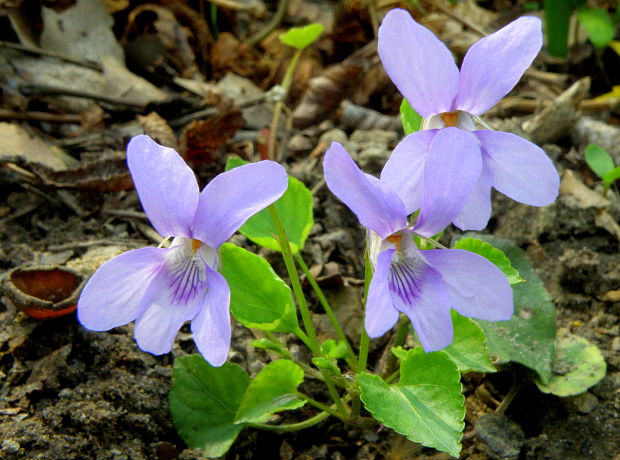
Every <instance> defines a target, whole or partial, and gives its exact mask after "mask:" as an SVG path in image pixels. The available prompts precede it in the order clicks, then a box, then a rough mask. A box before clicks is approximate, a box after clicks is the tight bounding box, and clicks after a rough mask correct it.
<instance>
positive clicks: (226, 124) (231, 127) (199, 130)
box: [181, 109, 245, 163]
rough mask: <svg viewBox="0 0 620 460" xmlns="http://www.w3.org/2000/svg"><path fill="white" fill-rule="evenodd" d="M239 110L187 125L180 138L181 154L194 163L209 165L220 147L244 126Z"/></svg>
mask: <svg viewBox="0 0 620 460" xmlns="http://www.w3.org/2000/svg"><path fill="white" fill-rule="evenodd" d="M244 123H245V122H244V120H243V115H241V111H240V110H239V109H233V110H230V111H227V112H224V113H221V114H218V115H215V116H213V117H211V118H207V119H206V120H196V121H193V122H192V123H190V124H189V126H188V127H187V128H185V131H183V135H182V137H181V154H182V155H184V156H185V158H186V159H187V160H189V161H193V162H195V163H209V162H211V161H213V156H214V154H215V153H216V152H217V151H218V150H219V148H220V147H222V146H223V145H225V144H226V143H227V142H228V141H230V140H231V139H232V137H233V136H234V135H235V133H236V132H237V130H238V129H240V128H242V127H243V125H244Z"/></svg>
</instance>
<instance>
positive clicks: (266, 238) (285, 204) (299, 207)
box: [239, 176, 314, 254]
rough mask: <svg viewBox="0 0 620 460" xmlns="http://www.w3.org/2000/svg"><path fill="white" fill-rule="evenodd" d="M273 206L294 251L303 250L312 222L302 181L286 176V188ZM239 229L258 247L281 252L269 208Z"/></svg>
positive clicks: (308, 191) (306, 189)
mask: <svg viewBox="0 0 620 460" xmlns="http://www.w3.org/2000/svg"><path fill="white" fill-rule="evenodd" d="M275 205H276V209H277V210H278V215H279V216H280V220H281V221H282V225H283V226H284V230H285V231H286V235H287V237H288V239H289V242H290V244H291V250H292V251H293V254H295V253H297V252H299V251H301V250H302V249H303V247H304V244H306V238H308V234H309V233H310V229H311V228H312V226H313V225H314V220H313V218H312V205H313V202H312V193H311V192H310V190H308V188H307V187H306V186H305V185H304V184H303V183H302V182H300V181H298V180H297V179H295V178H294V177H290V176H289V178H288V188H287V189H286V192H284V195H282V196H281V197H280V199H278V201H276V203H275ZM239 231H240V232H241V233H242V234H243V235H245V236H246V237H247V238H248V239H249V240H252V241H253V242H254V243H256V244H258V245H260V246H263V247H266V248H269V249H272V250H274V251H280V242H279V241H278V238H277V236H276V235H277V233H276V229H275V225H274V224H273V220H272V219H271V215H270V214H269V210H268V209H263V210H262V211H261V212H259V213H257V214H254V215H253V216H252V217H250V218H249V219H248V220H247V222H246V223H245V224H243V226H242V227H241V228H240V229H239Z"/></svg>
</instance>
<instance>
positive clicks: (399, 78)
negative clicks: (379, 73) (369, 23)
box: [377, 9, 459, 118]
mask: <svg viewBox="0 0 620 460" xmlns="http://www.w3.org/2000/svg"><path fill="white" fill-rule="evenodd" d="M377 47H378V51H379V57H380V58H381V62H382V63H383V67H385V71H386V72H387V74H388V75H389V77H390V78H391V79H392V81H393V82H394V84H395V85H396V87H397V88H398V90H399V91H400V92H401V93H402V94H403V96H405V98H406V99H407V101H409V103H410V104H411V106H412V107H413V108H414V109H415V111H416V112H418V113H419V114H420V115H422V117H423V118H428V117H430V116H432V115H435V114H437V113H442V112H449V111H451V110H452V109H453V106H454V99H455V97H456V93H457V90H458V85H459V71H458V68H457V67H456V64H455V63H454V59H453V57H452V54H451V53H450V51H449V50H448V48H447V47H446V45H444V44H443V43H442V42H441V41H440V40H439V39H438V38H437V37H435V35H434V34H433V33H432V32H431V31H430V30H428V29H427V28H426V27H424V26H421V25H420V24H418V23H417V22H415V21H414V20H413V18H412V17H411V16H410V15H409V13H408V12H406V11H405V10H401V9H394V10H392V11H390V12H389V13H388V14H387V15H386V16H385V18H384V19H383V22H382V23H381V26H380V27H379V38H378V45H377Z"/></svg>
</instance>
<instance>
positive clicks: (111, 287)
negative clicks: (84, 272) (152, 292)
mask: <svg viewBox="0 0 620 460" xmlns="http://www.w3.org/2000/svg"><path fill="white" fill-rule="evenodd" d="M166 252H167V250H166V249H158V248H141V249H134V250H133V251H129V252H125V253H124V254H121V255H120V256H118V257H115V258H114V259H111V260H109V261H107V262H106V263H104V264H103V265H102V266H101V267H99V269H98V270H97V271H96V272H95V274H94V275H93V276H92V277H91V278H90V280H88V283H86V286H85V287H84V290H83V291H82V294H81V295H80V298H79V300H78V305H77V316H78V319H79V321H80V323H82V325H83V326H84V327H85V328H87V329H90V330H92V331H107V330H109V329H112V328H114V327H118V326H122V325H123V324H127V323H129V322H131V321H133V320H134V319H136V318H137V317H138V316H139V315H140V314H141V313H142V311H144V308H145V305H144V303H143V299H144V296H145V293H146V291H147V289H148V287H149V286H150V284H151V282H152V281H153V279H154V278H155V276H156V275H157V273H158V271H159V268H160V267H161V265H162V263H163V260H164V255H165V254H166Z"/></svg>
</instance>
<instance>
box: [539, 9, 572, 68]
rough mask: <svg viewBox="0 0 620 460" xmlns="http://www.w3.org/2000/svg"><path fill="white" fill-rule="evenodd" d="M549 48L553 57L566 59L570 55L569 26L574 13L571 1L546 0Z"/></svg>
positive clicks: (546, 29) (546, 28)
mask: <svg viewBox="0 0 620 460" xmlns="http://www.w3.org/2000/svg"><path fill="white" fill-rule="evenodd" d="M543 7H544V10H545V26H546V27H545V31H546V35H547V48H548V50H549V54H551V55H552V56H556V57H560V58H565V57H566V55H567V54H568V25H569V21H570V16H571V13H572V11H573V2H572V1H570V0H544V1H543Z"/></svg>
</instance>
